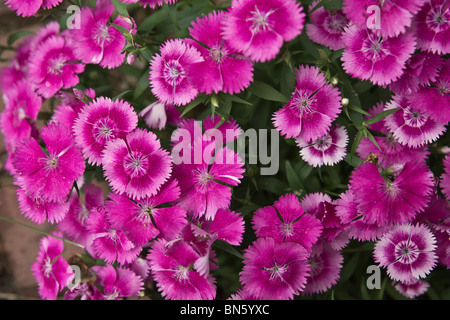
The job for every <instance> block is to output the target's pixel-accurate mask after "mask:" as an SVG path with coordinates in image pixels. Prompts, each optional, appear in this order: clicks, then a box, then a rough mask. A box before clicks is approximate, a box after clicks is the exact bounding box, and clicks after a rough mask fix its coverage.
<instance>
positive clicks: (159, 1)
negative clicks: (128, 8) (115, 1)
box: [120, 0, 178, 9]
mask: <svg viewBox="0 0 450 320" xmlns="http://www.w3.org/2000/svg"><path fill="white" fill-rule="evenodd" d="M120 1H121V2H123V3H127V4H129V3H138V4H139V5H140V6H142V7H144V8H146V7H150V8H152V9H155V8H156V7H161V6H162V5H163V4H164V3H168V4H174V3H176V2H177V1H178V0H120Z"/></svg>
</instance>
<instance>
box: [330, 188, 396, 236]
mask: <svg viewBox="0 0 450 320" xmlns="http://www.w3.org/2000/svg"><path fill="white" fill-rule="evenodd" d="M336 216H337V217H339V219H340V220H341V222H342V223H343V224H349V225H350V226H349V229H348V236H349V237H350V238H353V239H356V240H359V241H375V240H378V239H379V238H380V237H381V236H382V235H383V234H384V233H385V232H386V231H387V230H388V226H387V225H378V224H377V223H369V222H367V219H366V218H365V217H364V215H363V213H362V212H361V211H360V210H359V209H358V203H357V202H356V198H355V195H354V194H353V192H352V191H351V190H347V191H346V192H344V193H341V194H340V196H339V198H338V199H337V200H336Z"/></svg>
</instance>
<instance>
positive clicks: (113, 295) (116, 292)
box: [106, 289, 120, 300]
mask: <svg viewBox="0 0 450 320" xmlns="http://www.w3.org/2000/svg"><path fill="white" fill-rule="evenodd" d="M119 294H120V293H119V290H117V289H114V291H113V292H112V293H110V294H108V295H107V296H106V300H115V299H116V298H117V297H118V296H119Z"/></svg>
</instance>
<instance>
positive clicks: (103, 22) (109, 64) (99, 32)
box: [69, 0, 132, 69]
mask: <svg viewBox="0 0 450 320" xmlns="http://www.w3.org/2000/svg"><path fill="white" fill-rule="evenodd" d="M113 12H114V5H113V3H112V2H111V1H106V0H101V1H99V2H98V3H97V7H96V8H95V9H94V8H91V7H88V6H84V7H82V8H81V11H80V28H74V29H71V30H70V32H69V34H70V37H71V39H73V42H74V46H75V53H76V56H77V57H78V58H79V59H81V60H82V61H83V63H86V64H98V65H99V66H100V67H102V68H108V69H112V68H116V67H118V66H119V65H121V64H122V62H123V61H124V59H125V52H122V49H123V48H124V46H125V44H126V42H127V41H126V39H125V37H124V36H123V34H122V33H121V32H120V31H119V30H117V29H116V28H115V27H114V26H113V25H112V24H116V25H119V26H121V27H123V28H125V29H127V30H130V31H131V32H132V30H131V29H132V26H131V25H130V23H129V22H127V21H126V20H124V19H123V18H122V17H121V16H120V15H118V16H117V17H116V18H115V19H114V20H112V19H111V16H112V14H113ZM110 19H111V21H110Z"/></svg>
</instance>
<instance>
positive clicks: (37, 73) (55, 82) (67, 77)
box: [29, 35, 84, 98]
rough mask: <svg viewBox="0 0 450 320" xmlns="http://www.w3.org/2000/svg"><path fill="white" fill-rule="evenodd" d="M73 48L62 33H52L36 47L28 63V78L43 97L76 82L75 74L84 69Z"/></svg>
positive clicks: (77, 80)
mask: <svg viewBox="0 0 450 320" xmlns="http://www.w3.org/2000/svg"><path fill="white" fill-rule="evenodd" d="M74 48H75V47H74V44H73V43H72V42H71V41H70V39H69V38H68V37H65V36H63V35H53V36H51V37H49V38H48V39H46V40H45V41H43V42H42V43H40V45H39V46H37V47H36V49H35V51H34V52H35V54H34V55H33V57H32V58H31V59H30V63H29V79H30V81H31V82H32V83H33V85H35V86H36V90H37V92H38V93H39V94H41V95H42V96H43V97H44V98H50V97H52V96H53V95H55V94H56V93H57V92H58V91H59V90H60V89H68V88H70V87H73V86H75V85H77V84H78V82H79V78H78V76H77V74H79V73H82V72H83V71H84V64H82V63H79V62H78V60H77V56H76V55H75V53H74Z"/></svg>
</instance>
